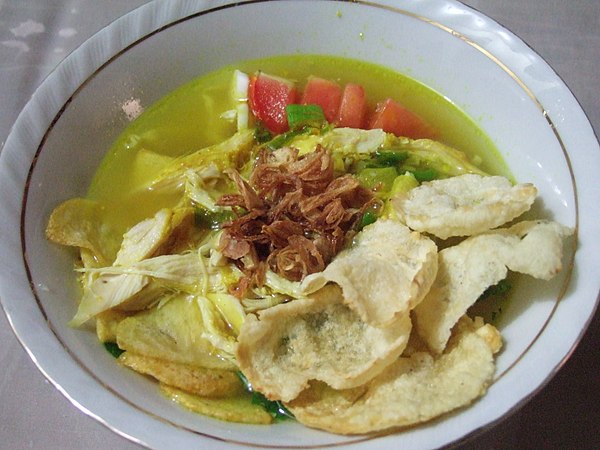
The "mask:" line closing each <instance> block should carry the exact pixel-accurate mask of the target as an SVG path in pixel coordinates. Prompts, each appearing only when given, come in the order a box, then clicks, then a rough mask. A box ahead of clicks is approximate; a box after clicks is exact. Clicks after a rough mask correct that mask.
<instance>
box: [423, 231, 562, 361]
mask: <svg viewBox="0 0 600 450" xmlns="http://www.w3.org/2000/svg"><path fill="white" fill-rule="evenodd" d="M572 232H573V230H571V229H569V228H567V227H564V226H562V225H560V224H557V223H555V222H540V221H525V222H520V223H518V224H516V225H514V226H512V227H510V228H504V229H498V230H494V231H490V232H487V233H484V234H479V235H476V236H472V237H469V238H468V239H466V240H464V241H462V242H461V243H460V244H458V245H455V246H452V247H449V248H446V249H444V250H442V251H441V252H440V253H439V273H438V277H437V278H436V280H435V282H434V284H433V286H432V288H431V290H430V291H429V293H428V294H427V296H425V299H424V300H423V301H422V302H421V303H420V304H419V305H417V307H416V308H415V321H416V329H417V331H418V332H419V335H420V336H421V337H422V338H423V339H424V341H425V342H426V343H427V345H428V346H429V348H430V349H431V350H432V351H434V352H436V353H441V352H442V351H443V350H444V348H445V346H446V342H447V341H448V339H449V337H450V334H451V330H452V327H453V326H454V324H455V323H456V322H457V321H458V320H459V319H460V318H461V317H462V316H463V315H464V314H465V313H466V312H467V310H468V308H469V307H470V306H471V305H473V304H474V303H475V302H476V301H477V299H478V298H479V297H480V296H481V295H482V294H483V292H485V290H486V289H487V288H488V287H490V286H492V285H495V284H497V283H498V282H500V281H501V280H503V279H504V278H505V277H506V275H507V272H508V270H509V269H510V270H513V271H517V272H520V273H524V274H527V275H531V276H533V277H535V278H540V279H544V280H548V279H550V278H552V277H553V276H555V275H556V274H557V273H558V272H559V271H560V270H561V268H562V262H561V257H562V241H563V239H564V238H565V237H566V236H569V235H571V234H572Z"/></svg>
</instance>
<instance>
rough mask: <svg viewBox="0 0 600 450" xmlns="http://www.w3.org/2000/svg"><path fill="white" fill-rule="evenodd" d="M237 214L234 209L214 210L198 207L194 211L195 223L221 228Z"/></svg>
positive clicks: (214, 228) (200, 225)
mask: <svg viewBox="0 0 600 450" xmlns="http://www.w3.org/2000/svg"><path fill="white" fill-rule="evenodd" d="M235 218H236V215H235V214H234V213H233V212H232V211H218V212H212V211H209V210H208V209H204V208H196V209H195V211H194V223H195V224H196V226H199V227H202V228H210V229H211V230H219V229H220V228H221V225H222V224H223V223H224V222H227V221H229V220H233V219H235Z"/></svg>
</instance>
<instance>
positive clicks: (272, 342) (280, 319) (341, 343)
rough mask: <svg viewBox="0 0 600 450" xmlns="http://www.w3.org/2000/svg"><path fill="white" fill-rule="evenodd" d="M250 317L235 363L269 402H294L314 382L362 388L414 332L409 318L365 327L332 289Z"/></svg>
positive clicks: (332, 287) (335, 289)
mask: <svg viewBox="0 0 600 450" xmlns="http://www.w3.org/2000/svg"><path fill="white" fill-rule="evenodd" d="M259 318H260V320H258V319H256V318H255V317H254V316H253V315H248V316H247V318H246V321H245V322H244V324H243V325H242V328H241V331H240V335H239V337H238V342H239V343H238V348H237V352H236V357H237V360H238V363H239V367H240V370H241V371H242V372H243V373H244V374H245V375H246V377H247V378H248V380H249V381H250V383H251V384H252V386H253V387H254V388H255V389H257V390H258V391H260V392H262V393H263V394H264V395H265V396H267V397H268V398H270V399H280V400H284V401H289V400H292V399H294V398H295V397H296V396H297V395H298V394H299V393H300V392H301V391H302V390H304V389H305V388H306V387H307V386H308V382H309V381H310V380H313V379H316V380H321V381H324V382H325V383H327V384H329V385H331V386H333V387H335V388H337V389H345V388H351V387H354V386H358V385H360V384H363V383H365V382H366V381H368V380H370V379H371V378H372V377H374V376H375V375H377V374H378V373H380V372H381V371H382V370H384V368H385V367H386V366H387V365H389V364H391V363H392V362H393V361H394V360H395V359H396V358H397V357H398V356H399V355H400V354H401V353H402V351H403V350H404V348H405V347H406V344H407V342H408V338H409V335H410V331H411V328H412V325H411V321H410V317H409V315H408V314H406V315H405V316H402V317H400V318H399V319H397V320H396V321H395V322H394V323H393V324H392V325H391V326H389V327H386V328H376V327H373V326H370V325H368V324H366V323H364V322H363V321H362V320H361V319H360V318H359V316H358V315H357V314H356V313H355V312H353V311H352V310H351V309H349V308H348V307H347V306H345V305H344V304H343V303H342V301H341V291H340V289H339V287H338V286H335V285H328V286H325V287H324V288H323V289H321V290H319V291H318V292H316V293H315V294H313V295H312V296H311V297H310V298H305V299H298V300H294V301H292V302H290V303H285V304H281V305H278V306H274V307H272V308H269V309H267V310H264V311H262V312H261V313H260V314H259Z"/></svg>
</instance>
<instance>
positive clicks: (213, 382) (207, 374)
mask: <svg viewBox="0 0 600 450" xmlns="http://www.w3.org/2000/svg"><path fill="white" fill-rule="evenodd" d="M118 361H119V362H120V363H121V364H123V365H124V366H126V367H129V368H130V369H133V370H135V371H136V372H139V373H143V374H144V375H150V376H151V377H153V378H155V379H157V380H158V381H160V382H162V383H164V384H167V385H169V386H173V387H176V388H179V389H182V390H184V391H186V392H189V393H192V394H197V395H201V396H203V397H228V396H234V395H240V394H241V393H242V392H243V391H244V387H243V385H242V382H241V380H240V379H239V377H238V376H237V375H236V374H235V372H232V371H230V370H222V369H207V368H206V367H198V366H192V365H189V364H182V363H175V362H171V361H165V360H162V359H158V358H151V357H148V356H142V355H136V354H135V353H131V352H124V353H123V354H121V356H119V358H118Z"/></svg>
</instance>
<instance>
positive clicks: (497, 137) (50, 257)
mask: <svg viewBox="0 0 600 450" xmlns="http://www.w3.org/2000/svg"><path fill="white" fill-rule="evenodd" d="M250 24H251V26H249V25H250ZM257 30H258V31H257ZM297 52H301V53H327V54H334V55H341V56H350V57H353V58H358V59H363V60H367V61H371V62H375V63H378V64H382V65H385V66H388V67H391V68H393V69H395V70H398V71H400V72H403V73H406V74H408V75H410V76H412V77H414V78H416V79H417V80H420V81H422V82H424V83H425V84H427V85H429V86H430V87H432V88H433V89H435V90H437V91H438V92H440V93H442V94H443V95H445V96H446V97H448V98H449V99H450V100H452V101H453V102H455V103H456V104H457V105H458V106H459V107H461V108H462V109H463V110H464V111H466V112H467V113H468V114H469V115H471V116H472V117H473V118H475V119H476V121H477V122H478V123H479V125H480V126H481V128H483V130H484V131H485V132H486V133H487V134H488V135H489V136H490V137H491V138H492V140H493V141H494V142H495V143H496V145H497V147H498V148H499V149H500V151H501V153H502V156H503V157H504V158H505V160H506V162H507V163H508V165H509V167H510V168H511V170H512V172H513V174H514V176H515V177H516V179H517V180H520V181H531V182H533V183H535V184H536V186H537V187H538V188H539V190H540V201H539V203H540V205H541V207H540V208H538V212H539V213H540V214H542V215H543V216H544V217H547V218H552V219H554V220H557V221H560V222H562V223H563V224H565V225H568V226H573V227H576V229H577V236H576V238H573V239H571V240H569V241H568V245H567V248H566V251H565V253H566V254H565V270H564V271H563V272H562V274H561V275H560V276H559V277H558V278H557V279H555V280H554V281H552V282H551V283H547V284H542V283H534V282H532V283H522V285H521V286H520V287H519V291H518V292H517V293H516V296H517V297H520V298H522V299H523V300H522V301H519V302H513V303H512V304H511V306H510V308H509V310H508V311H504V319H503V322H502V324H501V329H502V333H503V336H504V338H505V341H506V342H505V350H504V351H503V352H502V353H501V354H500V356H499V357H498V371H497V374H496V377H495V381H494V383H493V384H492V386H491V387H490V389H489V392H488V393H487V395H486V396H484V397H483V398H482V399H481V400H480V401H478V402H476V403H475V404H474V405H472V406H470V407H468V408H465V409H463V410H461V411H458V412H456V413H454V414H450V415H448V416H445V417H443V418H442V419H440V420H437V421H433V422H431V423H427V424H424V425H422V426H419V427H415V428H413V429H410V430H407V431H403V432H401V433H396V434H393V435H388V436H382V437H367V438H365V437H341V436H336V435H331V434H327V433H323V432H318V431H314V430H310V429H307V428H304V427H302V426H300V425H298V424H296V423H284V424H278V425H275V426H272V427H253V426H244V425H236V424H231V423H224V422H218V421H215V420H211V419H209V418H205V417H202V416H198V415H194V414H191V413H188V412H186V411H185V410H183V409H180V408H179V407H177V406H175V405H173V404H171V403H170V402H168V401H167V400H166V399H164V398H163V397H161V396H160V395H159V393H158V390H157V389H156V386H155V385H154V384H153V383H151V382H149V381H148V380H146V379H144V378H143V377H140V376H137V375H136V374H134V373H132V372H130V371H128V370H126V369H123V368H121V367H119V366H118V365H116V364H115V363H114V361H113V360H112V358H111V356H110V355H109V354H108V353H107V352H106V351H105V350H104V349H103V348H102V347H101V346H100V345H98V343H97V341H96V338H95V336H94V335H93V333H89V332H86V331H82V330H75V329H71V328H69V327H68V326H67V322H68V320H69V319H70V318H71V317H72V315H73V313H74V309H75V295H76V291H75V288H76V286H75V279H74V276H73V272H72V267H73V266H72V265H73V260H72V254H71V253H69V252H67V251H62V250H60V249H57V247H56V246H53V245H49V244H48V242H47V241H46V240H45V238H44V228H45V224H46V221H47V218H48V215H49V213H50V212H51V210H52V209H53V208H54V207H55V206H56V205H57V204H58V203H59V202H61V201H63V200H65V199H68V198H70V197H75V196H82V195H84V194H85V192H86V189H87V187H88V183H89V181H90V180H91V177H92V175H93V173H94V171H95V169H96V167H97V166H98V164H99V162H100V160H101V159H102V157H103V155H104V153H105V152H106V150H107V149H108V148H109V146H110V144H111V142H112V141H113V140H114V139H115V138H116V137H117V135H118V134H119V133H120V132H121V131H122V129H123V128H124V127H125V126H126V124H127V119H126V117H125V115H124V114H123V111H122V106H123V104H124V103H125V102H126V101H127V100H129V99H131V98H138V99H140V102H141V104H142V105H149V104H151V103H152V102H154V101H155V100H157V99H159V98H160V97H162V96H163V95H164V94H166V93H168V92H169V91H171V90H173V89H175V88H176V87H178V86H180V85H181V84H183V83H185V82H186V81H188V80H190V79H192V78H195V77H197V76H199V75H201V74H204V73H206V72H209V71H212V70H214V69H217V68H219V67H221V66H223V65H225V64H230V63H233V62H235V61H238V60H242V59H250V58H257V57H264V56H269V55H275V54H285V53H297ZM599 155H600V152H598V143H597V141H596V139H595V137H594V134H593V132H592V129H591V127H590V125H589V123H588V121H587V119H586V117H585V115H584V114H583V112H582V111H581V109H580V107H579V105H578V104H577V102H576V101H575V99H574V98H573V96H572V94H571V93H570V92H569V90H568V89H567V88H566V87H565V85H564V84H563V83H562V81H561V80H560V79H559V78H558V77H557V75H556V74H555V73H554V72H553V71H552V70H551V69H550V67H549V66H548V65H547V64H546V63H545V62H544V61H543V60H542V59H541V58H540V57H539V56H538V55H536V54H535V53H534V52H533V51H532V50H531V49H530V48H528V47H527V46H526V45H525V44H524V43H523V42H522V41H520V40H519V39H518V38H516V37H515V36H514V35H512V34H511V33H510V32H508V31H507V30H505V29H504V28H502V27H501V26H499V25H498V24H496V23H495V22H493V21H492V20H490V19H489V18H487V17H485V16H483V15H481V14H479V13H477V12H475V11H473V10H471V9H469V8H467V7H465V6H464V5H462V4H460V3H457V2H454V1H450V0H428V1H417V0H400V1H391V0H390V1H386V0H379V1H377V2H364V3H363V2H361V1H355V2H336V1H315V2H307V1H286V2H281V1H266V2H260V1H259V2H251V3H246V4H244V3H242V4H227V3H226V2H208V1H204V2H202V1H194V2H192V1H188V2H185V1H167V0H161V1H157V2H153V3H151V4H147V5H145V6H143V7H141V8H139V9H138V10H136V11H134V12H132V13H130V14H128V15H126V16H125V17H123V18H121V19H119V20H117V21H116V22H114V23H113V24H111V25H110V26H108V27H107V28H105V29H103V30H102V31H101V32H99V33H98V34H97V35H95V36H94V37H93V38H91V39H90V40H89V41H87V42H86V43H85V44H84V45H82V46H81V47H80V48H79V49H78V50H77V51H75V52H74V53H73V54H72V55H70V56H69V57H68V58H67V59H66V60H65V61H64V62H63V63H62V64H61V65H60V66H59V67H58V68H57V69H56V70H55V71H54V72H53V73H52V74H51V75H50V76H49V77H48V78H47V79H46V80H45V81H44V82H43V84H42V85H41V86H40V88H39V89H38V90H37V91H36V92H35V95H34V96H33V98H32V99H31V101H30V102H29V103H28V105H27V107H26V108H25V110H24V111H23V112H22V114H21V115H20V116H19V119H18V121H17V123H16V124H15V126H14V128H13V130H12V132H11V134H10V136H9V138H8V140H7V141H6V144H5V146H4V149H3V151H2V154H1V159H0V188H1V190H0V225H1V226H0V230H1V233H2V235H1V239H0V251H1V253H2V263H1V264H2V266H1V270H0V297H1V298H2V304H3V307H4V310H5V312H6V314H7V316H8V318H9V320H10V322H11V324H12V326H13V328H14V330H15V333H16V334H17V336H18V338H19V340H20V341H21V343H22V344H23V346H24V347H25V348H26V350H27V351H28V352H29V354H30V355H31V357H32V358H33V360H34V361H35V363H36V364H37V366H38V367H39V368H40V370H41V371H42V372H43V373H44V375H45V376H46V377H47V378H48V379H49V380H50V381H51V382H52V383H54V384H55V385H56V387H57V388H58V389H60V390H61V392H63V393H64V394H65V395H66V396H67V397H68V398H69V399H70V400H71V401H72V402H73V404H75V405H76V406H77V407H78V408H80V409H81V410H82V411H83V412H85V413H87V414H89V415H91V416H93V417H95V418H96V419H98V420H99V421H101V422H102V423H104V424H105V425H107V426H108V427H110V428H111V429H113V430H114V431H116V432H118V433H120V434H122V435H123V436H126V437H128V438H130V439H132V440H135V441H137V442H140V443H142V444H144V445H147V446H150V447H154V448H178V447H184V446H185V447H190V446H195V447H198V446H204V445H205V446H209V447H210V448H228V447H230V446H235V444H236V443H244V444H248V445H252V446H270V447H279V446H281V447H284V448H296V447H307V446H308V447H320V446H332V445H343V444H348V443H355V446H353V448H359V447H361V446H364V447H365V448H369V449H379V448H381V449H384V448H390V446H392V445H394V446H395V447H396V448H399V447H403V448H411V449H417V448H432V447H439V446H442V445H444V444H447V443H450V442H454V441H457V440H460V439H461V438H463V437H465V436H467V435H469V434H470V433H473V432H474V431H476V430H478V429H480V428H482V427H486V426H489V425H490V424H493V423H494V422H496V421H498V420H499V419H500V418H502V417H503V416H504V415H506V414H507V413H509V412H510V411H512V410H514V409H515V408H516V407H518V406H519V405H521V404H523V402H524V401H526V400H527V399H528V398H530V397H531V396H532V395H533V394H534V393H535V392H536V391H537V390H539V388H540V387H541V386H542V385H543V384H544V383H545V382H547V381H548V380H549V378H550V377H551V376H552V375H553V374H554V373H555V372H556V370H557V369H558V368H559V367H560V366H561V364H562V363H563V362H564V360H565V359H566V358H567V357H568V355H569V354H570V352H571V351H572V349H573V347H574V346H575V345H576V343H577V342H578V340H579V338H580V337H581V335H582V333H583V332H584V330H585V327H586V325H587V323H588V321H589V320H590V317H591V316H592V314H593V312H594V309H595V307H596V304H597V299H598V287H599V280H600V261H599V252H598V245H596V243H595V239H596V237H597V236H598V235H600V230H599V225H598V221H597V220H596V219H595V218H594V214H595V208H596V206H597V205H596V204H595V201H596V200H597V198H598V184H597V183H595V179H596V176H597V173H596V172H597V170H598V168H600V160H599ZM575 248H576V251H575Z"/></svg>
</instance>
